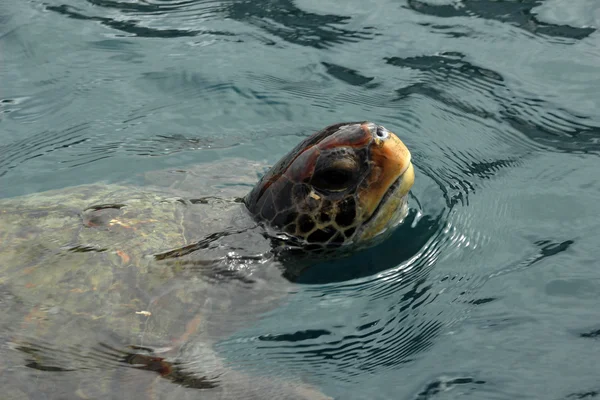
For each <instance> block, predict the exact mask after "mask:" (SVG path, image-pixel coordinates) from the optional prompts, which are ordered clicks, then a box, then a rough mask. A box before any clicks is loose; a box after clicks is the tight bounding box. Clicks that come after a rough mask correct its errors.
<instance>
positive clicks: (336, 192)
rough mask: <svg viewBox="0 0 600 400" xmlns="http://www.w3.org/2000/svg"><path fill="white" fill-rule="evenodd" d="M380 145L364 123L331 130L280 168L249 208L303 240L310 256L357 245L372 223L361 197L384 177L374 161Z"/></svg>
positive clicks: (283, 161) (248, 199)
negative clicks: (364, 225) (318, 250)
mask: <svg viewBox="0 0 600 400" xmlns="http://www.w3.org/2000/svg"><path fill="white" fill-rule="evenodd" d="M370 126H371V127H372V126H373V125H370ZM380 145H381V144H380V142H377V139H376V138H375V136H374V130H372V129H370V128H369V126H367V125H365V124H364V123H362V122H352V123H340V124H335V125H331V126H329V127H327V128H325V129H323V130H322V131H319V132H317V133H315V134H314V135H313V136H311V137H309V138H307V139H305V140H304V141H302V142H301V143H300V144H298V145H297V146H296V147H295V148H294V149H293V150H292V151H291V152H290V153H288V154H287V155H286V156H285V157H283V158H282V159H281V160H280V161H279V162H278V163H276V164H275V165H274V166H273V168H271V170H270V171H269V172H268V173H267V174H265V176H263V178H262V179H261V180H260V182H259V183H258V184H257V185H256V186H255V188H254V189H253V190H252V191H251V192H250V193H249V194H248V196H246V198H245V199H244V201H245V204H246V206H247V207H248V210H249V211H250V212H251V213H252V214H253V215H254V216H255V217H256V218H257V219H259V220H261V221H262V222H264V223H265V224H266V225H268V226H269V227H270V228H272V229H275V230H278V231H282V232H285V233H287V234H288V235H290V236H292V237H293V238H294V239H296V240H300V241H301V242H303V243H304V248H305V249H306V250H309V247H315V246H316V247H317V248H319V247H320V248H335V247H339V246H341V245H343V244H345V243H348V242H351V241H352V239H353V236H354V235H355V234H356V232H357V231H358V228H359V227H360V226H361V224H362V223H363V222H364V221H365V219H366V217H365V215H364V214H365V212H364V210H362V209H361V207H362V203H361V200H362V199H361V195H364V193H365V192H368V191H369V190H370V186H371V185H372V184H373V182H374V179H376V176H375V175H379V174H381V173H382V172H381V171H379V172H378V171H377V168H380V163H375V162H373V160H371V156H372V155H371V149H372V148H373V147H375V146H380ZM381 152H382V150H379V153H381Z"/></svg>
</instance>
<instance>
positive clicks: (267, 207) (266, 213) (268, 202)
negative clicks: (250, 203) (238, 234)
mask: <svg viewBox="0 0 600 400" xmlns="http://www.w3.org/2000/svg"><path fill="white" fill-rule="evenodd" d="M259 203H262V207H261V208H260V216H261V218H263V219H264V220H266V221H271V220H273V218H274V217H275V215H276V214H277V210H276V209H275V203H274V202H273V195H272V192H271V191H270V190H269V191H268V192H267V193H266V194H265V195H264V196H263V198H262V199H260V200H259ZM258 205H260V204H258Z"/></svg>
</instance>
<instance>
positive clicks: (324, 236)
mask: <svg viewBox="0 0 600 400" xmlns="http://www.w3.org/2000/svg"><path fill="white" fill-rule="evenodd" d="M336 233H337V231H336V230H335V228H333V227H331V226H328V227H326V228H322V229H317V230H316V231H314V232H313V233H311V234H310V235H309V236H308V238H307V239H306V241H307V242H309V243H326V242H327V241H328V240H329V239H331V238H332V237H333V236H334V235H335V234H336Z"/></svg>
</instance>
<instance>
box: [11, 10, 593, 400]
mask: <svg viewBox="0 0 600 400" xmlns="http://www.w3.org/2000/svg"><path fill="white" fill-rule="evenodd" d="M0 22H1V24H0V46H1V48H2V49H3V51H2V57H1V58H2V64H1V65H2V68H0V81H1V82H3V84H2V86H1V87H0V128H1V129H0V197H2V198H3V197H12V196H17V195H22V194H30V193H37V192H42V191H45V190H50V189H59V188H65V187H68V186H72V185H77V184H87V183H96V182H111V183H114V182H126V183H136V184H143V185H149V186H152V187H155V188H156V187H160V188H161V190H163V191H164V192H165V193H167V194H168V196H171V197H173V198H176V197H177V196H179V197H184V198H187V199H188V200H190V199H191V200H194V199H196V200H198V201H195V202H194V201H187V202H183V203H178V205H177V206H176V207H181V208H182V209H186V208H190V209H191V208H194V207H196V208H194V209H197V207H204V208H202V209H206V210H213V211H212V213H211V212H210V211H207V215H208V216H210V217H215V215H216V214H218V213H217V212H215V211H214V210H216V208H215V207H221V206H223V207H225V206H224V204H225V203H220V202H218V201H212V200H210V201H209V200H206V199H212V198H213V197H212V196H217V197H219V198H228V199H233V198H235V197H239V196H243V195H244V194H245V193H246V192H247V191H248V190H250V188H251V187H252V185H253V184H254V183H255V182H256V181H257V180H258V178H259V176H260V175H261V174H262V173H264V171H265V168H266V167H267V166H268V165H271V164H273V163H274V162H275V161H277V159H278V158H279V157H280V156H282V155H283V154H285V153H286V152H287V151H288V150H289V149H291V148H292V147H293V146H294V145H295V144H296V143H298V142H299V141H300V140H302V138H304V137H306V135H308V134H310V133H312V132H313V131H314V130H315V129H318V128H321V127H322V126H324V125H326V124H328V123H333V122H337V121H343V120H357V119H369V120H373V121H376V122H378V123H381V124H383V125H385V126H387V127H389V128H390V129H391V130H393V131H395V132H396V133H397V134H398V136H400V137H401V139H402V140H403V141H404V142H405V143H406V144H407V146H408V147H409V148H410V150H411V153H412V155H413V161H414V165H415V169H416V181H415V186H414V188H413V190H412V194H411V196H412V197H411V199H410V207H411V210H410V213H409V216H408V217H407V219H406V221H405V222H404V224H403V225H401V226H400V227H399V228H398V229H397V231H396V232H395V233H394V234H393V235H392V236H391V237H390V238H389V239H388V240H387V241H385V242H383V243H381V244H380V245H378V246H376V247H374V248H372V249H368V250H366V251H363V252H360V253H358V254H354V255H353V256H352V257H349V258H344V259H339V260H329V261H323V262H320V263H315V264H314V265H312V267H311V268H309V269H307V270H305V271H304V272H303V273H302V274H301V275H297V274H295V273H294V274H292V273H286V271H285V268H283V273H282V266H281V265H279V264H277V263H276V262H273V261H272V260H270V259H265V258H263V257H262V256H261V254H262V252H261V251H257V249H256V248H254V246H253V244H254V245H256V243H257V242H258V239H256V238H255V237H254V236H252V234H251V233H243V232H242V231H236V230H235V229H233V230H232V232H237V233H235V234H231V235H225V236H223V237H221V236H219V237H214V238H211V240H209V241H208V242H206V246H200V247H193V246H192V247H189V249H190V254H191V256H190V257H188V258H189V259H188V258H186V259H185V262H181V263H177V262H172V260H168V259H166V260H163V262H162V263H160V262H156V264H153V268H141V267H140V265H142V264H139V265H136V264H135V262H134V261H133V260H134V259H135V254H127V253H111V252H110V251H107V248H106V247H97V246H93V243H92V241H91V240H89V241H88V242H86V243H78V244H74V239H72V238H71V239H69V240H67V239H65V238H60V240H59V239H56V240H57V243H58V241H61V240H62V241H63V242H64V243H63V242H61V246H63V247H62V250H60V251H57V250H56V247H53V244H54V243H40V245H39V246H36V247H35V249H31V248H30V247H27V243H28V242H27V240H28V239H30V238H31V237H33V235H35V233H36V232H38V231H37V229H39V227H36V226H35V225H27V224H24V225H23V226H22V227H21V230H20V231H19V233H18V235H20V236H19V241H12V242H11V243H15V245H14V246H11V248H10V249H6V248H4V249H2V248H1V247H0V250H2V251H1V252H2V253H3V254H10V257H13V258H11V259H10V260H12V261H10V262H9V263H8V264H4V265H3V267H2V268H1V269H0V305H2V307H3V310H4V312H3V317H2V318H0V384H1V385H2V387H3V388H4V389H6V391H5V392H6V393H8V394H7V396H13V397H14V398H32V399H33V398H106V396H108V397H110V395H113V396H116V397H120V398H139V396H140V393H143V397H147V398H178V399H179V398H197V396H198V393H199V391H200V393H202V395H206V396H209V397H208V398H210V396H214V397H215V398H219V396H221V397H225V398H285V396H288V398H323V397H322V396H324V395H323V394H322V393H324V394H325V395H326V396H331V397H333V398H343V399H364V398H369V399H396V398H407V399H434V398H454V397H463V396H464V395H470V396H472V397H476V398H489V399H496V398H498V399H500V398H502V399H512V398H517V397H518V398H521V397H524V398H557V399H561V398H565V399H571V398H586V397H594V396H596V392H597V390H598V385H597V376H596V374H595V370H596V360H595V357H594V356H593V355H594V354H595V353H594V351H593V350H594V347H595V346H596V344H597V340H596V339H597V337H598V329H597V324H598V315H597V311H596V310H597V309H598V301H597V299H598V293H600V284H599V282H598V280H597V259H598V254H597V252H598V250H597V243H598V229H599V228H600V226H599V225H600V220H599V219H598V217H597V204H598V201H599V200H600V185H599V184H598V182H597V179H596V175H597V171H598V168H600V165H598V163H599V162H600V159H599V158H598V154H600V147H599V143H600V141H599V137H600V119H598V115H597V110H598V106H599V103H600V98H599V97H598V93H600V79H598V73H597V71H598V66H599V65H600V48H599V47H598V41H597V38H598V31H597V29H598V26H599V24H600V6H599V5H598V4H596V2H595V1H593V0H590V1H583V0H582V1H581V2H577V3H567V2H560V1H557V0H531V1H510V0H503V1H491V0H448V1H446V0H442V1H440V0H436V1H433V0H403V1H400V2H398V1H383V2H382V1H377V2H357V1H349V2H344V3H337V2H336V3H334V2H329V3H328V2H317V1H313V0H294V1H291V0H277V1H235V0H223V1H213V0H206V1H204V0H182V1H166V0H165V1H159V0H152V1H119V0H87V1H79V2H75V1H71V0H60V1H50V2H41V1H32V2H29V3H27V4H25V3H10V2H8V3H6V4H2V5H0ZM48 38H52V40H48ZM157 170H161V171H163V172H158V173H156V172H152V171H157ZM165 171H166V172H165ZM183 193H185V195H183ZM81 195H82V193H78V192H77V191H75V192H73V199H74V198H77V196H81ZM202 199H205V200H206V201H203V200H202ZM161 204H162V206H161V207H163V206H164V207H166V205H165V204H167V203H164V204H163V203H161ZM168 204H171V203H168ZM154 211H156V209H154ZM45 212H48V211H47V210H45V209H37V210H36V211H35V213H33V214H31V217H32V218H33V217H35V216H36V215H37V216H41V215H43V213H45ZM165 212H166V211H165ZM109 214H110V212H108V211H107V214H106V215H109ZM77 215H78V214H77V211H76V210H71V211H70V213H69V212H67V214H65V215H63V216H62V217H61V218H71V217H72V218H76V217H77ZM110 215H112V214H110ZM173 215H175V214H173ZM177 215H178V214H177ZM61 218H58V219H57V220H56V221H55V223H56V224H59V223H60V221H62V219H61ZM111 218H112V217H111ZM106 221H108V223H110V221H111V220H110V219H107V220H106ZM106 221H105V222H106ZM119 221H120V220H119ZM169 221H171V222H173V223H177V222H178V221H181V220H180V219H179V220H178V219H177V218H171V219H169ZM189 221H190V224H191V225H190V226H192V227H193V228H198V227H200V226H203V224H205V223H206V219H204V218H203V217H196V219H193V218H192V219H190V220H189ZM121 222H122V221H121ZM138 222H139V221H138ZM122 223H123V224H125V225H127V223H125V222H122ZM113 225H114V222H113ZM56 226H60V225H56ZM128 226H129V225H128ZM131 226H135V227H136V229H138V225H131ZM193 228H192V229H193ZM111 229H127V228H125V227H124V226H116V225H114V226H112V225H111ZM6 231H7V228H4V229H3V228H0V239H2V237H1V235H3V234H5V233H4V232H6ZM139 231H142V232H145V231H144V228H139V230H138V231H136V232H139ZM166 231H168V229H166V228H165V227H161V228H157V229H156V230H155V231H153V232H152V234H149V235H148V237H147V239H145V241H140V242H139V243H140V244H139V246H144V245H146V246H151V244H150V241H151V240H158V241H161V240H162V241H163V242H161V245H160V246H159V245H155V246H154V247H152V246H151V247H152V248H153V249H154V250H156V249H158V248H160V250H162V251H164V250H168V249H171V247H169V246H162V245H163V244H164V243H167V241H168V240H169V239H168V238H166V237H161V236H160V234H164V232H166ZM55 232H58V233H60V229H56V231H55ZM83 232H85V231H83ZM58 233H57V234H56V235H57V236H54V237H55V238H58V237H59V236H58ZM125 237H126V236H125ZM128 238H130V237H128ZM115 240H117V239H116V237H115ZM194 240H196V242H195V243H200V242H198V240H199V238H194ZM7 242H8V241H7V239H6V237H4V239H3V243H7ZM16 243H19V245H16ZM115 243H118V241H116V242H115ZM202 243H204V242H202ZM0 246H1V245H0ZM20 246H22V247H20ZM174 247H177V246H174ZM23 249H26V250H27V251H26V252H25V251H23ZM53 249H54V250H53ZM232 252H235V254H230V253H232ZM154 253H157V251H155V252H154ZM154 253H153V254H154ZM238 253H239V254H242V256H237V254H238ZM198 255H202V256H207V257H205V258H202V257H200V258H198V257H196V256H198ZM208 255H213V256H215V255H216V258H214V259H212V258H210V257H208ZM98 256H99V257H105V260H106V263H105V264H102V265H105V266H106V268H98V269H93V270H77V269H75V270H73V271H70V270H65V268H66V267H65V265H67V264H69V263H68V262H66V260H72V259H73V258H68V257H79V258H78V260H85V259H86V257H98ZM207 258H208V259H210V262H208V261H206V259H207ZM214 260H217V262H216V263H215V262H214ZM144 265H146V267H147V266H148V265H149V264H144ZM43 266H45V267H46V269H43ZM61 268H62V269H61ZM77 296H83V297H82V299H84V300H81V302H80V303H79V308H77V304H78V302H77V301H74V300H73V299H76V298H77ZM92 306H93V307H92ZM136 312H139V313H140V314H136ZM144 312H148V313H149V314H145V313H144ZM73 333H76V334H73ZM565 354H569V357H568V358H567V359H566V358H565V356H564V355H565ZM565 360H567V361H565ZM574 360H576V361H574ZM4 389H3V390H4ZM107 394H108V395H107ZM269 396H271V397H269ZM273 396H274V397H273ZM319 396H321V397H319Z"/></svg>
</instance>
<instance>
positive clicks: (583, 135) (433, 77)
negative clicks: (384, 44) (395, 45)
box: [385, 52, 600, 154]
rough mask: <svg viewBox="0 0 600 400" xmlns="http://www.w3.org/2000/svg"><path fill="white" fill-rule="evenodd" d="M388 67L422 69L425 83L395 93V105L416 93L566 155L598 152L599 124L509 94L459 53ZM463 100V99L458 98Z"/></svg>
mask: <svg viewBox="0 0 600 400" xmlns="http://www.w3.org/2000/svg"><path fill="white" fill-rule="evenodd" d="M385 61H386V63H387V64H389V65H394V66H397V67H402V68H410V69H416V70H420V71H423V72H424V73H425V74H426V75H427V77H428V79H427V80H426V82H419V83H415V84H411V85H409V86H407V87H403V88H400V89H398V90H397V91H396V94H397V98H396V99H395V101H402V100H404V99H405V98H407V97H409V96H412V95H421V96H425V97H428V98H431V99H433V100H435V101H439V102H441V103H443V104H446V105H448V106H450V107H452V108H455V109H457V110H458V111H459V112H461V113H466V114H471V115H475V116H478V117H480V118H484V119H492V120H497V121H498V122H505V123H508V124H509V125H510V126H512V127H513V128H514V129H516V130H517V131H519V132H521V133H522V134H523V135H525V136H526V137H528V138H530V139H531V140H533V141H534V142H536V143H539V144H540V145H542V146H544V147H546V148H553V149H556V150H559V151H563V152H568V153H593V154H599V153H600V142H599V141H598V137H600V126H599V125H597V124H596V123H595V122H594V121H591V120H590V118H588V117H585V116H581V115H576V114H574V113H573V112H571V111H569V110H566V109H563V108H561V107H556V106H553V105H552V104H549V103H547V102H546V101H544V100H540V99H537V98H525V97H523V96H520V95H518V94H515V93H513V92H512V90H511V89H510V87H508V86H507V85H506V84H505V83H504V78H503V77H502V75H501V74H500V73H498V72H496V71H493V70H491V69H488V68H483V67H480V66H477V65H475V64H473V63H471V62H469V61H467V56H466V55H464V54H462V53H459V52H445V53H442V54H440V55H435V56H418V57H406V58H405V57H388V58H385ZM453 87H457V88H460V89H461V90H465V89H467V90H469V91H472V92H475V93H476V94H477V95H479V96H485V97H486V98H487V99H491V100H493V101H494V102H495V103H497V104H498V106H499V107H500V111H499V112H498V114H497V115H496V114H492V113H489V112H488V111H486V110H484V109H483V108H480V107H478V106H477V105H475V104H468V103H467V102H466V101H468V100H461V99H460V98H458V97H457V96H455V95H453V94H452V93H451V91H452V89H453ZM462 98H464V96H462Z"/></svg>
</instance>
